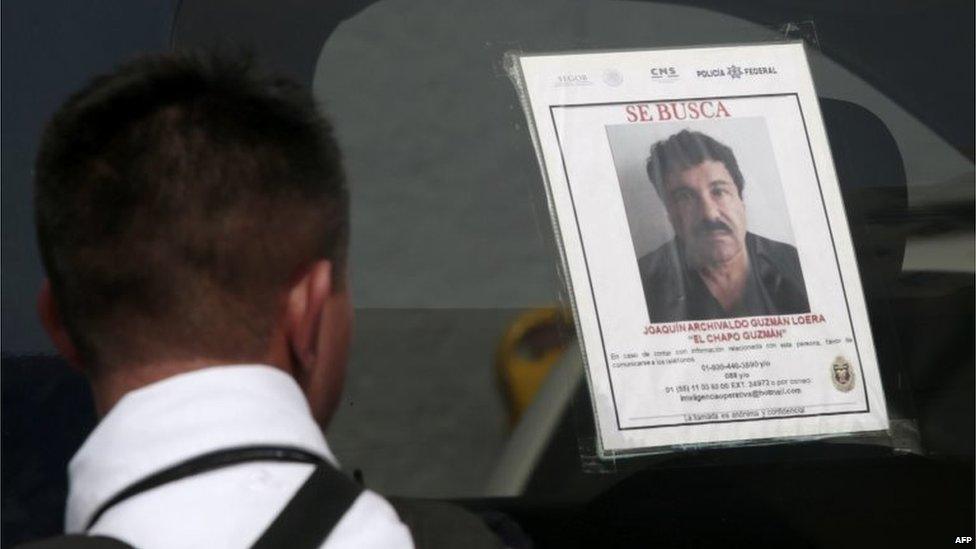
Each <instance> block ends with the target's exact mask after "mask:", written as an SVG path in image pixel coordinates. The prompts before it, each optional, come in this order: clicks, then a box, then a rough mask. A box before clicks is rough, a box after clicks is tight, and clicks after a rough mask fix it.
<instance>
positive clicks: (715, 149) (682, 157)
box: [647, 130, 745, 199]
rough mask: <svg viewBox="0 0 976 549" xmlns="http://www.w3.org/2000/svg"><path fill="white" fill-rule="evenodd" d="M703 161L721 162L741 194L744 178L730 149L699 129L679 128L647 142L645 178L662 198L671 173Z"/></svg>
mask: <svg viewBox="0 0 976 549" xmlns="http://www.w3.org/2000/svg"><path fill="white" fill-rule="evenodd" d="M706 160H715V161H717V162H721V163H722V164H725V169H727V170H729V174H730V175H731V176H732V181H733V182H734V183H735V186H736V188H737V189H738V190H739V196H742V187H744V186H745V181H744V180H743V179H742V172H741V171H739V163H738V162H736V160H735V154H733V153H732V149H730V148H729V147H728V146H726V145H724V144H722V143H719V142H718V141H717V140H715V139H713V138H712V137H710V136H708V135H705V134H703V133H701V132H693V131H689V130H681V131H680V132H678V133H676V134H674V135H672V136H671V137H669V138H667V139H662V140H661V141H658V142H657V143H655V144H653V145H651V155H650V157H648V159H647V177H649V178H650V180H651V183H652V184H653V185H654V189H655V190H656V191H657V193H658V196H660V197H661V198H662V199H663V198H664V193H663V191H664V183H665V181H667V178H668V177H669V176H670V175H671V174H674V173H678V172H681V171H684V170H687V169H688V168H692V167H695V166H697V165H698V164H701V163H702V162H704V161H706Z"/></svg>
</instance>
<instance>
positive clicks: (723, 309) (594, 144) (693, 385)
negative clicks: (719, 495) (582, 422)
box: [510, 43, 888, 457]
mask: <svg viewBox="0 0 976 549" xmlns="http://www.w3.org/2000/svg"><path fill="white" fill-rule="evenodd" d="M510 60H511V61H512V68H513V73H514V74H515V77H516V80H517V82H518V85H519V87H520V88H521V90H520V91H521V92H522V95H523V99H524V106H525V110H526V114H527V116H528V118H529V120H530V126H531V127H532V128H533V132H534V138H535V140H536V146H537V149H536V150H537V153H538V156H539V160H540V163H541V166H542V170H543V175H544V178H545V181H546V186H547V191H548V199H549V206H550V212H551V215H552V218H553V223H554V228H555V232H556V235H557V236H558V241H559V246H560V253H561V258H562V261H563V267H564V272H565V274H566V278H567V284H568V288H569V294H570V298H571V301H572V306H573V309H574V314H575V318H576V322H577V329H578V332H579V336H580V343H581V346H582V351H583V355H584V357H585V364H586V373H587V378H588V382H589V387H590V391H591V395H592V398H593V403H594V412H595V416H596V425H597V430H598V433H599V436H598V439H599V450H600V454H601V456H603V457H610V456H617V455H626V454H633V453H641V452H644V451H649V450H650V449H653V448H659V447H667V446H681V445H692V444H709V443H730V442H744V441H754V440H762V439H774V438H775V439H780V438H791V437H813V436H823V435H835V434H841V433H853V432H861V431H884V430H886V429H887V428H888V419H887V412H886V409H885V398H884V394H883V392H882V388H881V383H880V380H879V375H878V365H877V359H876V357H875V351H874V345H873V342H872V339H871V331H870V327H869V325H868V316H867V312H866V310H865V303H864V297H863V292H862V289H861V283H860V278H859V276H858V269H857V263H856V261H855V255H854V249H853V246H852V243H851V237H850V232H849V230H848V226H847V220H846V218H845V214H844V208H843V204H842V202H841V194H840V191H839V189H838V183H837V176H836V174H835V172H834V167H833V163H832V160H831V156H830V150H829V147H828V143H827V136H826V133H825V131H824V124H823V120H822V118H821V115H820V111H819V108H818V103H817V97H816V94H815V91H814V86H813V81H812V78H811V75H810V69H809V67H808V64H807V60H806V55H805V52H804V49H803V45H802V44H801V43H781V44H774V45H748V46H728V47H707V48H684V49H672V50H648V51H623V52H597V53H571V54H553V55H516V56H512V57H511V59H510Z"/></svg>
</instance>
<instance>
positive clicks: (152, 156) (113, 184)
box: [35, 55, 351, 405]
mask: <svg viewBox="0 0 976 549" xmlns="http://www.w3.org/2000/svg"><path fill="white" fill-rule="evenodd" d="M35 214H36V223H37V232H38V240H39V244H40V249H41V255H42V259H43V262H44V266H45V268H46V270H47V273H48V277H49V281H50V283H49V285H48V284H45V287H44V289H43V290H42V295H41V299H40V300H39V305H40V310H41V311H40V312H41V315H42V319H43V320H44V323H45V326H46V327H47V329H48V331H49V333H51V335H52V337H53V338H54V340H55V343H56V344H57V345H58V347H59V349H60V350H61V351H62V353H64V354H65V355H67V356H68V357H69V358H71V359H72V360H73V361H75V362H76V363H79V364H80V365H82V366H83V367H84V368H85V369H86V370H87V371H88V372H89V373H90V374H91V375H92V376H93V377H96V378H97V377H99V376H104V375H114V374H117V373H120V372H123V373H124V372H125V371H127V370H128V371H132V370H134V369H139V368H149V367H151V365H153V364H158V363H179V362H193V361H196V362H198V363H199V362H205V363H234V362H252V363H253V362H267V361H269V360H271V359H272V358H275V357H277V358H279V359H280V358H281V357H285V355H288V356H286V357H285V359H284V362H286V363H285V364H279V366H281V367H283V368H284V369H286V370H289V371H292V373H293V374H295V375H296V378H299V380H300V381H302V380H303V379H305V378H309V379H310V378H312V377H315V378H316V381H315V382H321V383H324V382H325V381H324V380H322V379H321V377H322V373H321V372H319V373H315V372H314V371H313V370H314V368H313V366H314V364H312V363H309V362H308V360H309V358H310V357H311V358H312V359H314V361H318V362H322V361H323V360H330V361H333V362H335V361H339V362H341V361H342V360H344V354H345V349H344V348H338V347H343V346H344V345H348V331H349V327H348V321H349V320H350V318H349V317H350V310H351V309H350V308H349V302H348V299H347V292H346V291H345V287H344V284H345V281H344V276H345V274H344V273H345V268H344V266H345V256H346V247H347V241H348V197H347V190H346V186H345V178H344V174H343V170H342V166H341V163H340V155H339V150H338V147H337V145H336V143H335V140H334V138H333V136H332V131H331V128H330V127H329V125H328V124H327V122H326V121H325V120H323V119H322V118H321V117H320V116H319V115H318V114H317V112H316V109H315V105H314V102H313V100H312V98H311V97H310V96H309V95H308V94H307V93H306V92H305V91H303V90H302V89H301V88H299V87H298V86H297V85H294V84H292V83H289V82H287V81H284V80H281V79H272V78H265V77H260V76H257V75H255V74H254V72H253V70H252V69H251V68H250V67H249V64H248V63H246V62H242V61H229V60H219V59H206V60H204V59H198V58H193V57H187V56H174V55H169V56H157V57H148V58H144V59H140V60H137V61H135V62H132V63H130V64H128V65H125V66H123V67H121V68H120V69H119V70H117V71H115V72H114V73H112V74H110V75H107V76H102V77H99V78H96V79H95V80H94V81H92V82H91V83H90V84H89V85H88V86H87V87H85V88H84V89H82V90H81V91H80V92H78V93H77V94H75V95H74V96H72V97H71V98H70V99H69V100H68V101H67V103H65V105H64V106H62V107H61V109H60V110H59V111H58V112H57V113H56V114H55V115H54V117H53V119H52V120H51V122H50V124H49V125H48V127H47V129H46V131H45V133H44V136H43V138H42V141H41V146H40V151H39V153H38V157H37V163H36V169H35ZM323 292H324V294H323ZM344 322H345V325H343V323H344ZM324 324H329V325H328V326H323V325H324ZM320 328H321V331H322V332H323V333H321V334H320V333H318V331H319V329H320ZM303 331H304V332H306V333H300V332H303ZM310 332H315V333H310ZM323 338H325V339H329V338H331V340H329V341H327V342H326V343H329V344H332V345H334V346H337V348H335V349H323V348H318V347H316V345H317V344H319V343H321V342H322V339H323ZM336 338H338V339H336ZM343 338H345V339H346V341H341V340H342V339H343ZM276 342H278V343H276ZM282 342H287V343H282ZM303 346H304V347H303ZM285 347H287V352H285V351H284V350H283V349H284V348H285ZM323 355H328V356H323ZM280 361H281V360H279V362H280ZM339 366H341V367H344V364H340V365H331V366H329V367H332V368H333V369H335V368H338V367H339ZM340 369H341V368H340ZM330 375H333V376H339V378H340V379H339V381H340V383H341V372H340V373H338V374H330ZM150 377H151V376H150ZM305 380H306V381H308V379H305ZM308 383H312V381H308ZM306 389H308V388H307V387H306ZM330 390H333V391H335V390H336V388H332V389H330ZM308 392H309V391H308V390H306V393H308ZM310 400H314V399H313V398H311V396H310ZM313 405H314V404H313Z"/></svg>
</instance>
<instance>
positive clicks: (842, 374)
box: [830, 356, 854, 393]
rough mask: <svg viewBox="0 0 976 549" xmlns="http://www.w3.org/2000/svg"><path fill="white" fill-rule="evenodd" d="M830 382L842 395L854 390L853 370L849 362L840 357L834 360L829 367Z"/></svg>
mask: <svg viewBox="0 0 976 549" xmlns="http://www.w3.org/2000/svg"><path fill="white" fill-rule="evenodd" d="M830 381H832V382H833V383H834V387H835V388H836V389H837V390H838V391H840V392H842V393H846V392H848V391H850V390H851V389H853V388H854V368H853V367H852V366H851V363H850V361H849V360H847V359H846V358H844V357H842V356H838V357H837V358H835V359H834V362H833V363H831V365H830Z"/></svg>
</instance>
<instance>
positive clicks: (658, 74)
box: [651, 67, 678, 82]
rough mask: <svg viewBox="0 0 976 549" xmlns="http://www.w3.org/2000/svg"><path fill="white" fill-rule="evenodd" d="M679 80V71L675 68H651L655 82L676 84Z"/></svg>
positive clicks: (652, 78)
mask: <svg viewBox="0 0 976 549" xmlns="http://www.w3.org/2000/svg"><path fill="white" fill-rule="evenodd" d="M677 79H678V69H676V68H674V67H651V80H652V81H654V82H674V81H675V80H677Z"/></svg>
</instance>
